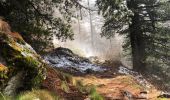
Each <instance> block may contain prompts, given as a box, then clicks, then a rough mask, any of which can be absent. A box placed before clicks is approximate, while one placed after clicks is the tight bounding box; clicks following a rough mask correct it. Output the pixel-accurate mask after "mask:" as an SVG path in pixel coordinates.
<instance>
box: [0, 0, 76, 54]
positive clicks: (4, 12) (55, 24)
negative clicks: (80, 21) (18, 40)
mask: <svg viewBox="0 0 170 100" xmlns="http://www.w3.org/2000/svg"><path fill="white" fill-rule="evenodd" d="M75 7H77V1H69V0H52V1H48V0H44V1H42V0H33V1H32V0H1V1H0V16H2V17H4V18H5V19H6V20H7V21H8V22H9V24H10V25H11V27H12V30H13V31H17V32H19V33H21V35H22V36H23V37H24V40H26V41H27V42H28V43H30V44H31V45H32V46H33V47H34V48H35V49H36V50H37V51H39V52H41V51H43V50H44V49H48V48H51V47H52V45H51V44H52V43H51V42H52V41H51V40H52V37H53V35H55V36H56V37H57V38H58V39H61V40H66V39H73V32H72V30H71V17H73V16H74V10H73V9H74V8H75ZM56 11H58V12H56ZM58 15H59V16H58Z"/></svg>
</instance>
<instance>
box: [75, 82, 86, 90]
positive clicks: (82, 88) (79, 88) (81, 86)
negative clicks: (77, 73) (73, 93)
mask: <svg viewBox="0 0 170 100" xmlns="http://www.w3.org/2000/svg"><path fill="white" fill-rule="evenodd" d="M75 86H76V87H77V89H78V90H79V92H81V93H86V92H87V88H86V87H85V86H84V85H83V83H82V81H80V80H77V81H76V85H75Z"/></svg>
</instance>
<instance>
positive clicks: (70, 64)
mask: <svg viewBox="0 0 170 100" xmlns="http://www.w3.org/2000/svg"><path fill="white" fill-rule="evenodd" d="M44 59H45V60H46V61H47V62H48V63H49V64H51V65H52V66H55V67H58V68H60V69H64V70H68V71H69V72H73V73H91V72H102V71H104V70H105V69H104V68H102V67H101V66H98V65H96V64H93V63H92V62H91V61H90V60H89V59H87V58H84V57H80V56H79V55H77V54H75V53H73V52H72V51H71V50H70V49H67V48H62V47H59V48H56V49H54V50H53V51H51V52H50V53H49V54H47V55H46V56H45V57H44Z"/></svg>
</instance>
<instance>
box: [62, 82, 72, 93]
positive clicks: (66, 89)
mask: <svg viewBox="0 0 170 100" xmlns="http://www.w3.org/2000/svg"><path fill="white" fill-rule="evenodd" d="M61 89H62V90H63V91H64V92H67V93H68V92H69V90H70V89H69V86H68V84H67V82H66V81H62V82H61Z"/></svg>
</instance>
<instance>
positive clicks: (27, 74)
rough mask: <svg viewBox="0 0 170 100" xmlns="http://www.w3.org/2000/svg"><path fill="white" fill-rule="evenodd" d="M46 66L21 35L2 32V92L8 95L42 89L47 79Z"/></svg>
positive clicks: (0, 86)
mask: <svg viewBox="0 0 170 100" xmlns="http://www.w3.org/2000/svg"><path fill="white" fill-rule="evenodd" d="M45 66H46V65H45V63H44V62H43V60H42V59H41V57H40V56H39V55H38V54H37V53H36V52H35V51H34V49H33V48H32V47H31V46H30V45H29V44H27V43H26V42H25V41H24V40H23V38H22V36H21V35H20V34H19V33H17V32H14V33H12V32H10V31H8V32H5V31H0V73H1V74H3V75H4V76H3V75H1V76H3V82H2V81H0V90H1V91H2V90H3V91H4V93H5V94H6V95H15V94H17V93H15V92H21V91H25V90H30V89H32V88H38V87H40V86H41V82H42V81H43V80H44V79H45V78H46V69H45ZM7 71H8V73H7ZM4 77H5V78H4ZM11 88H12V89H13V90H12V91H8V90H10V89H11Z"/></svg>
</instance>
